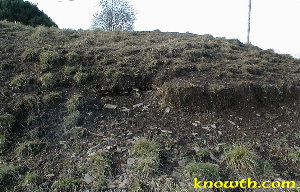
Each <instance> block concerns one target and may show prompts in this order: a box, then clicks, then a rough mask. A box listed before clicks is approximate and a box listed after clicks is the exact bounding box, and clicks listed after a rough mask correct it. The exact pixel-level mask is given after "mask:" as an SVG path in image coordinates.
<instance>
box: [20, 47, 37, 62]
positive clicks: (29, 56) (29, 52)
mask: <svg viewBox="0 0 300 192" xmlns="http://www.w3.org/2000/svg"><path fill="white" fill-rule="evenodd" d="M38 56H39V51H38V50H35V49H32V48H28V49H25V51H24V52H23V54H22V55H21V58H22V60H23V61H27V62H34V61H38Z"/></svg>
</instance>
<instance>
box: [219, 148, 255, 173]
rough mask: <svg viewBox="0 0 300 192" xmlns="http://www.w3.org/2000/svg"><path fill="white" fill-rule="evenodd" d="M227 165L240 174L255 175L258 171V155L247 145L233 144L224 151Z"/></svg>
mask: <svg viewBox="0 0 300 192" xmlns="http://www.w3.org/2000/svg"><path fill="white" fill-rule="evenodd" d="M224 157H225V160H226V164H227V166H228V167H229V168H230V169H231V170H232V171H233V173H235V174H237V175H240V176H255V175H256V174H257V173H258V167H259V165H258V157H257V155H256V154H255V152H254V151H252V150H250V148H249V146H245V145H235V146H232V147H231V148H230V149H229V150H227V151H226V152H225V153H224Z"/></svg>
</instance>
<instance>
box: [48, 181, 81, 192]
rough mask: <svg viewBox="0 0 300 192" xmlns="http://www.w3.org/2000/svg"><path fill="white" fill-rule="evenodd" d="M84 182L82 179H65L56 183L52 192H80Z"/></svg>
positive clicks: (52, 187)
mask: <svg viewBox="0 0 300 192" xmlns="http://www.w3.org/2000/svg"><path fill="white" fill-rule="evenodd" d="M81 184H82V181H81V180H80V179H75V178H73V177H63V178H61V179H60V180H58V181H56V182H55V183H54V184H53V185H52V186H51V189H50V191H51V192H63V191H69V192H76V191H79V189H80V186H81Z"/></svg>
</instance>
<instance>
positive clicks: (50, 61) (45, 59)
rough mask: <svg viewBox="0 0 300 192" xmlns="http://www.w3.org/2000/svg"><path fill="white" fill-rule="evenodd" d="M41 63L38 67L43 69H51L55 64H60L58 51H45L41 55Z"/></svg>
mask: <svg viewBox="0 0 300 192" xmlns="http://www.w3.org/2000/svg"><path fill="white" fill-rule="evenodd" d="M39 60H40V64H39V65H38V67H39V68H40V69H41V70H42V71H45V70H49V69H51V68H52V67H53V66H54V65H56V64H59V62H60V55H59V53H57V52H56V51H44V52H42V53H41V54H40V55H39Z"/></svg>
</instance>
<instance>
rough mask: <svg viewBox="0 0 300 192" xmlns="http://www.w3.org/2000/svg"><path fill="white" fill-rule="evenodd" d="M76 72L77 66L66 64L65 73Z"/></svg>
mask: <svg viewBox="0 0 300 192" xmlns="http://www.w3.org/2000/svg"><path fill="white" fill-rule="evenodd" d="M75 72H76V67H75V66H65V67H64V74H65V75H73V74H75Z"/></svg>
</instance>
